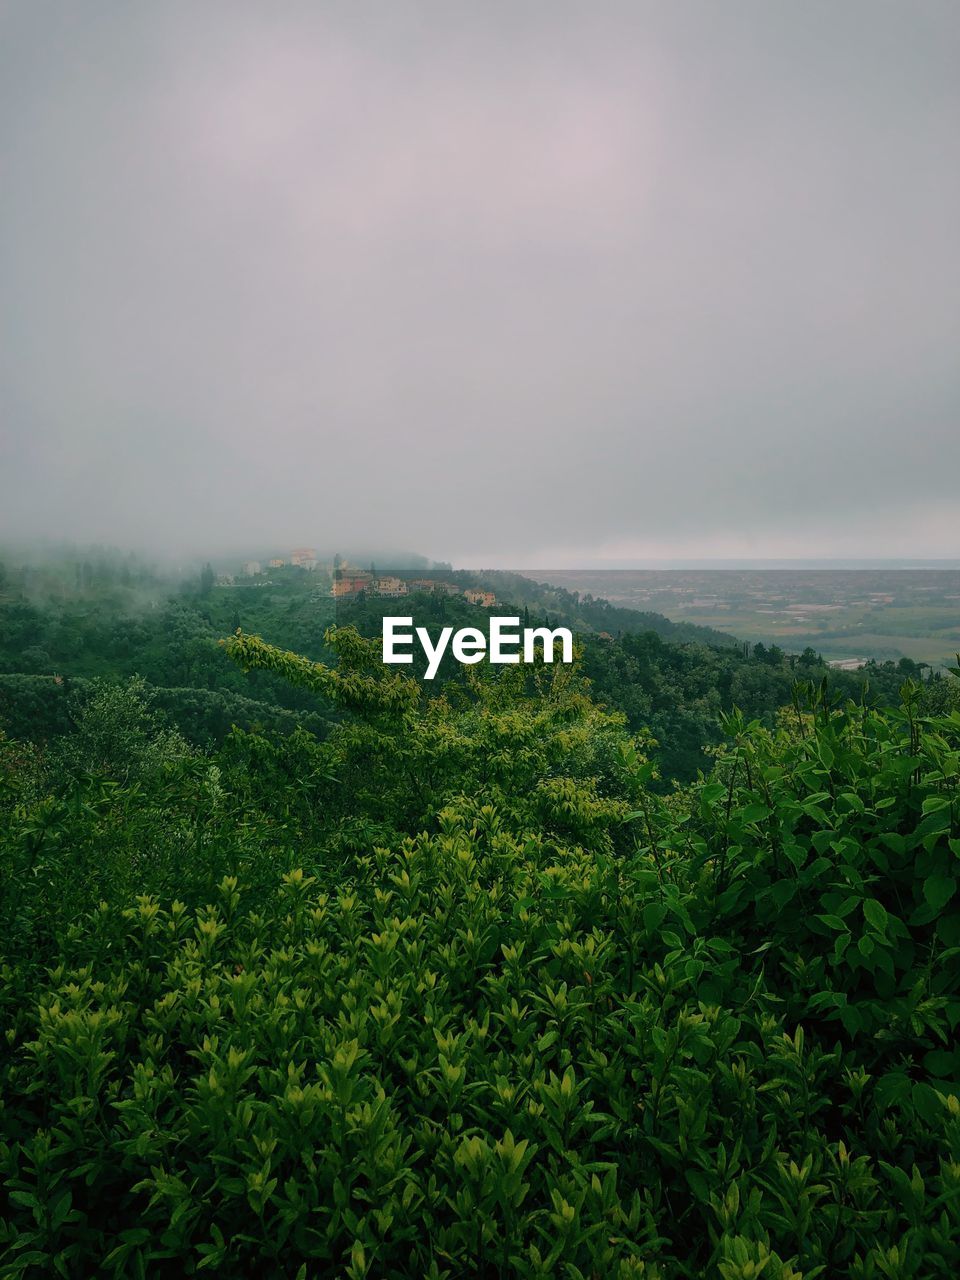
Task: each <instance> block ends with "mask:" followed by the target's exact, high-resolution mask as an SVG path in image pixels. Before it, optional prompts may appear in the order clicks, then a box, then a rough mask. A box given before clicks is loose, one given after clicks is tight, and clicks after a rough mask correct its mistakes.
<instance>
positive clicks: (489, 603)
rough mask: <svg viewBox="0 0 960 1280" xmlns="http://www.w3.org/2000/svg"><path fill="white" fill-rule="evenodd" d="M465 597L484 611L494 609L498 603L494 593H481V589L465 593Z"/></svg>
mask: <svg viewBox="0 0 960 1280" xmlns="http://www.w3.org/2000/svg"><path fill="white" fill-rule="evenodd" d="M463 595H464V599H465V600H467V601H468V602H469V603H470V604H478V605H480V607H481V608H483V609H492V608H493V606H494V605H495V604H496V603H497V597H496V596H495V595H494V594H493V592H492V591H481V590H479V589H472V590H468V591H464V593H463Z"/></svg>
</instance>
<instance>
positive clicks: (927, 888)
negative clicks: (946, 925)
mask: <svg viewBox="0 0 960 1280" xmlns="http://www.w3.org/2000/svg"><path fill="white" fill-rule="evenodd" d="M956 891H957V882H956V880H955V879H954V877H953V876H942V875H933V876H927V878H926V880H924V882H923V896H924V897H925V898H926V900H927V901H928V902H929V903H930V905H931V907H934V908H935V909H936V910H937V911H940V910H941V909H942V908H943V907H945V906H946V905H947V903H948V902H949V901H950V899H951V898H952V897H953V895H954V894H955V893H956Z"/></svg>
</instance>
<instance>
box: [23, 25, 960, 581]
mask: <svg viewBox="0 0 960 1280" xmlns="http://www.w3.org/2000/svg"><path fill="white" fill-rule="evenodd" d="M958 62H960V7H958V6H957V5H956V4H954V3H951V2H949V0H943V2H942V3H941V2H938V0H915V3H913V4H910V5H896V4H891V3H882V2H878V0H839V2H838V0H792V2H789V3H779V4H776V5H773V4H770V3H769V2H768V0H730V2H729V3H726V4H724V5H718V4H716V3H714V2H713V0H703V2H702V3H695V2H694V0H687V2H686V3H683V4H675V3H672V2H669V3H668V2H667V0H663V2H660V3H636V2H633V0H631V2H630V3H623V4H619V3H613V2H610V0H607V2H605V3H599V4H597V3H589V4H587V3H583V4H572V3H560V4H557V3H551V4H546V3H527V4H524V5H517V4H514V3H505V2H502V3H500V2H488V3H484V4H482V5H481V4H475V5H470V6H461V5H458V6H450V5H443V4H440V3H434V4H411V3H405V2H402V0H398V2H395V3H390V4H387V3H377V4H363V3H356V2H355V0H354V2H351V3H345V4H338V3H316V2H311V3H303V4H299V3H292V2H290V0H287V2H284V3H278V4H276V5H269V6H267V5H263V4H250V3H237V2H236V0H230V3H226V2H224V0H208V2H207V3H205V4H204V5H196V4H192V3H178V2H176V0H168V2H167V3H164V4H163V5H149V4H136V5H123V6H120V5H116V4H113V3H104V2H102V0H87V3H85V4H83V5H66V4H62V3H48V2H46V0H8V2H7V3H4V4H0V175H2V176H0V181H2V184H3V194H2V199H0V299H2V301H0V540H8V541H9V540H15V541H17V542H18V543H22V542H24V541H26V542H28V543H29V541H30V540H32V539H38V540H39V539H48V538H52V539H59V538H73V539H77V540H80V541H101V542H108V543H113V544H119V545H132V546H136V547H143V548H148V549H154V550H157V551H163V552H167V553H173V554H179V553H181V552H184V553H185V552H187V551H191V550H199V551H203V552H209V553H211V554H215V553H217V552H220V551H226V550H229V549H231V548H241V547H242V548H248V547H256V546H260V545H264V546H270V547H276V546H279V547H282V546H284V545H299V544H304V543H305V544H317V545H321V546H324V547H343V548H346V547H350V546H361V545H362V546H378V547H383V546H386V547H390V546H396V547H398V548H409V549H413V550H416V551H419V552H423V553H424V554H427V555H431V556H435V557H438V558H442V559H444V560H448V561H453V562H456V563H466V564H481V563H482V564H488V565H492V564H497V563H500V564H505V565H512V566H515V567H523V566H548V565H563V564H571V565H572V564H583V563H589V562H592V561H596V562H598V563H637V562H644V561H650V560H660V559H670V558H676V557H679V558H683V559H693V560H700V559H703V558H710V557H722V558H727V559H737V558H749V559H753V558H757V557H762V558H767V557H772V558H775V559H782V558H787V557H794V556H797V557H803V558H805V559H810V558H817V557H828V558H841V559H850V558H861V557H869V558H878V557H879V558H913V559H926V558H931V557H936V558H939V557H956V556H957V555H960V483H958V476H960V422H958V403H960V387H958V351H960V164H958V159H960V157H958V147H957V142H956V139H957V138H958V137H960V79H958V77H957V76H956V67H957V65H958Z"/></svg>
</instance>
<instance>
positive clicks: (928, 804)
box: [923, 796, 950, 813]
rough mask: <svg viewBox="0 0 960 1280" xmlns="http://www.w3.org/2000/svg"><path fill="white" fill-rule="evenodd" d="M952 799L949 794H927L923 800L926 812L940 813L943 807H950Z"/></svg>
mask: <svg viewBox="0 0 960 1280" xmlns="http://www.w3.org/2000/svg"><path fill="white" fill-rule="evenodd" d="M949 808H950V800H949V798H948V797H947V796H927V798H926V800H924V802H923V812H924V813H939V811H940V810H941V809H949Z"/></svg>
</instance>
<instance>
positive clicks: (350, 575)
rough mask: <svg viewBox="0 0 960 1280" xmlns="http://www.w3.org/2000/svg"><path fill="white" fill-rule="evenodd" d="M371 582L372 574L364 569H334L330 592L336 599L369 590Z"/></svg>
mask: <svg viewBox="0 0 960 1280" xmlns="http://www.w3.org/2000/svg"><path fill="white" fill-rule="evenodd" d="M372 582H373V574H372V573H370V572H368V570H366V569H336V570H335V571H334V575H333V586H332V587H331V589H330V594H331V595H332V596H333V597H334V598H335V599H337V600H340V599H342V598H343V597H344V596H357V595H359V594H360V593H361V592H362V591H369V590H370V589H371V584H372Z"/></svg>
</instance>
